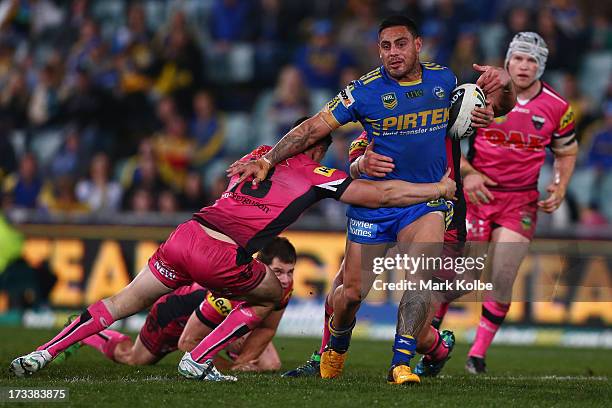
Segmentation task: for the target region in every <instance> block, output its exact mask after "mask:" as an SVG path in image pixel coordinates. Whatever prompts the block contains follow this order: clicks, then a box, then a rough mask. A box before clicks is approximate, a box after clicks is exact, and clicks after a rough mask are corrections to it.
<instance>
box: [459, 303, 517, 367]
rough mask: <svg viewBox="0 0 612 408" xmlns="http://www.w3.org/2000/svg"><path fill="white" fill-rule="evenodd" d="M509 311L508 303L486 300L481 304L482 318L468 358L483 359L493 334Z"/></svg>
mask: <svg viewBox="0 0 612 408" xmlns="http://www.w3.org/2000/svg"><path fill="white" fill-rule="evenodd" d="M508 309H510V303H498V302H495V301H493V300H486V301H484V302H483V303H482V316H481V317H480V324H479V325H478V330H477V331H476V339H474V344H473V345H472V348H471V349H470V352H469V353H468V356H470V357H480V358H484V357H485V355H486V354H487V350H488V349H489V346H490V345H491V342H492V341H493V338H494V337H495V333H497V330H499V327H500V326H501V324H502V323H503V321H504V318H505V317H506V314H507V313H508Z"/></svg>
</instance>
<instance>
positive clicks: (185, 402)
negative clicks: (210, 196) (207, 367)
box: [0, 327, 612, 408]
mask: <svg viewBox="0 0 612 408" xmlns="http://www.w3.org/2000/svg"><path fill="white" fill-rule="evenodd" d="M51 334H53V333H52V332H50V331H45V330H25V329H21V328H6V327H3V328H0V360H1V361H2V364H4V366H5V367H7V368H8V365H9V363H10V361H11V360H12V359H13V358H14V357H16V356H18V355H22V354H25V353H27V352H29V351H31V350H33V349H34V347H35V346H36V345H38V344H39V343H41V342H42V341H44V340H47V339H48V338H49V337H50V336H51ZM316 343H317V341H316V340H314V339H277V340H275V344H276V347H277V348H278V350H279V353H280V356H281V358H282V360H283V368H284V369H285V368H287V369H289V368H293V367H294V366H296V365H297V364H300V363H302V362H303V361H304V360H305V359H306V358H307V357H308V356H309V355H310V353H311V352H312V350H313V349H314V348H316ZM466 351H467V347H466V346H465V345H458V346H457V348H456V349H455V351H454V353H453V354H454V357H453V358H452V359H451V360H450V361H449V363H448V365H447V367H445V370H444V372H443V377H442V378H436V379H423V382H422V383H421V385H420V386H408V387H402V386H393V385H388V384H387V383H386V382H385V377H386V368H387V365H388V364H389V359H390V355H391V352H390V343H389V342H374V341H364V340H359V339H355V340H354V342H353V344H352V346H351V351H350V358H349V360H348V363H347V366H346V368H345V373H344V375H343V377H342V378H341V379H338V380H334V381H323V380H321V379H297V380H295V379H294V380H289V379H283V378H280V377H279V376H278V374H274V373H272V374H239V381H238V383H234V384H210V383H203V382H194V381H188V380H185V379H183V378H181V377H179V375H178V374H177V371H176V364H177V362H178V360H179V359H180V354H179V353H174V354H172V355H170V356H168V357H166V358H165V359H164V360H162V361H161V362H160V363H158V364H157V365H155V366H151V367H138V368H135V367H126V366H120V365H117V364H113V363H111V362H110V361H108V360H105V359H104V358H103V357H102V356H101V355H100V354H98V353H97V352H96V351H94V350H92V349H89V348H82V349H81V350H79V351H78V353H77V355H76V356H74V357H72V358H71V359H69V360H68V361H66V362H64V363H62V364H52V365H51V366H49V367H47V368H45V370H43V371H42V372H40V373H38V374H37V375H36V376H34V377H31V378H26V379H18V378H12V377H10V376H9V374H8V373H7V371H6V370H3V373H2V375H1V376H0V387H40V388H43V387H45V388H49V387H65V388H68V389H69V393H70V400H69V403H70V405H71V406H110V405H113V406H127V407H131V406H146V407H158V406H161V407H167V408H175V407H183V406H193V407H217V406H218V407H225V406H235V407H268V408H269V407H276V406H283V407H290V408H297V407H303V406H312V407H328V406H329V407H345V406H350V407H353V408H356V407H363V406H365V407H373V406H401V407H415V406H426V407H431V406H443V407H454V406H463V407H476V406H485V407H493V406H497V407H505V406H520V407H551V406H573V407H576V406H586V407H595V406H608V407H609V406H610V404H611V402H610V401H611V397H612V353H611V352H610V351H607V350H604V351H598V350H578V349H562V348H549V347H508V346H495V347H493V348H492V349H491V351H490V354H489V357H488V359H487V363H488V366H489V374H488V377H478V378H476V377H472V376H468V375H467V374H465V373H464V371H463V364H464V361H465V354H466ZM4 405H7V404H4ZM11 405H12V404H11ZM61 405H65V404H61ZM7 406H8V405H7ZM47 406H48V404H47Z"/></svg>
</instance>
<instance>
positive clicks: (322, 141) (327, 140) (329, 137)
mask: <svg viewBox="0 0 612 408" xmlns="http://www.w3.org/2000/svg"><path fill="white" fill-rule="evenodd" d="M307 119H310V116H302V117H301V118H299V119H298V120H296V121H295V122H293V126H292V127H291V128H292V129H293V128H294V127H296V126H299V125H300V124H301V123H302V122H304V121H305V120H307ZM332 142H333V139H332V132H329V134H328V135H327V136H325V137H324V138H322V139H319V140H317V141H316V142H315V143H313V144H312V146H310V147H315V146H318V145H323V146H324V147H325V148H326V149H328V148H329V146H331V144H332ZM310 147H309V148H310Z"/></svg>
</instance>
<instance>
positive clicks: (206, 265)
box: [149, 220, 266, 296]
mask: <svg viewBox="0 0 612 408" xmlns="http://www.w3.org/2000/svg"><path fill="white" fill-rule="evenodd" d="M239 249H240V248H239V247H238V245H235V244H230V243H227V242H223V241H219V240H218V239H215V238H212V237H210V236H209V235H208V234H207V233H206V232H205V231H204V230H203V229H202V227H201V226H200V224H198V222H197V221H194V220H190V221H187V222H185V223H183V224H181V225H179V226H178V227H177V228H176V229H175V230H174V231H173V232H172V234H170V236H169V237H168V239H167V240H166V242H164V243H163V244H161V245H160V247H159V248H158V249H157V251H155V253H154V254H153V256H151V258H150V259H149V269H151V272H153V274H154V275H155V276H156V277H157V279H159V281H160V282H161V283H163V284H164V285H166V286H167V287H169V288H172V289H176V288H178V287H179V286H184V285H189V284H191V283H192V282H197V283H198V284H200V285H201V286H204V287H205V288H207V289H209V290H210V291H211V292H213V293H215V294H216V295H220V296H239V295H243V294H246V293H248V292H250V291H251V290H253V289H254V288H256V287H257V286H258V285H259V284H260V283H261V281H262V280H263V279H264V277H265V276H266V267H265V265H264V264H263V263H261V262H260V261H258V260H257V259H253V260H251V261H250V262H249V263H247V264H246V265H237V263H236V259H237V256H238V250H239Z"/></svg>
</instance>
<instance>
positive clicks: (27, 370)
mask: <svg viewBox="0 0 612 408" xmlns="http://www.w3.org/2000/svg"><path fill="white" fill-rule="evenodd" d="M51 360H53V357H51V354H50V353H49V352H48V351H47V350H40V351H33V352H31V353H30V354H26V355H25V356H21V357H17V358H16V359H14V360H13V362H12V363H11V367H10V368H9V371H10V372H12V373H13V374H15V375H16V376H17V377H26V376H29V375H32V374H34V373H35V372H37V371H40V370H42V368H43V367H44V366H46V365H47V363H49V362H50V361H51Z"/></svg>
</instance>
